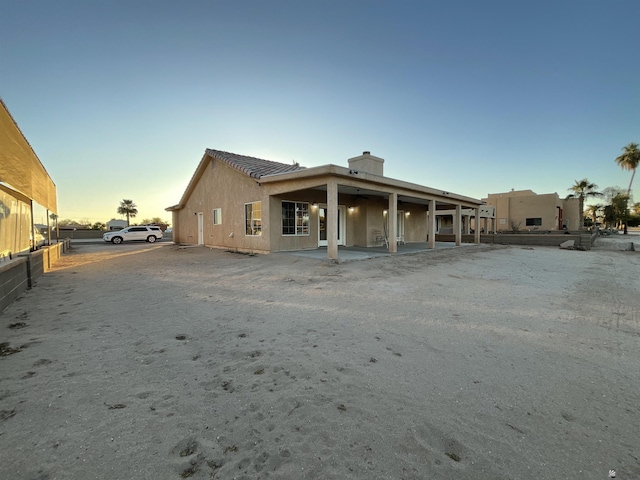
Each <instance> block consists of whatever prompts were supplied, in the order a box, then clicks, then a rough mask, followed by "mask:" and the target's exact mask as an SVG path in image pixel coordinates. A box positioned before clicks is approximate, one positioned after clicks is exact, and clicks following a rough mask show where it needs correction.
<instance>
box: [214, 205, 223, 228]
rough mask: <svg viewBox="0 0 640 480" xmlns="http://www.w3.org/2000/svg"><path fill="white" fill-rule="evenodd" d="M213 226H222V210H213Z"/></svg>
mask: <svg viewBox="0 0 640 480" xmlns="http://www.w3.org/2000/svg"><path fill="white" fill-rule="evenodd" d="M213 224H214V225H220V224H222V209H221V208H214V209H213Z"/></svg>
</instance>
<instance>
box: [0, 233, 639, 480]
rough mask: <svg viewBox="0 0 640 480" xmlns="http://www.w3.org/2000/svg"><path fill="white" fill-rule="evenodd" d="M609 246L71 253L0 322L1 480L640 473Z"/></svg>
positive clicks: (631, 295)
mask: <svg viewBox="0 0 640 480" xmlns="http://www.w3.org/2000/svg"><path fill="white" fill-rule="evenodd" d="M638 238H640V237H636V238H635V239H636V247H640V242H637V240H638ZM624 240H625V241H628V240H629V239H624ZM631 240H633V238H631ZM618 241H621V240H620V239H618V238H614V239H605V240H601V241H599V247H597V248H596V249H594V250H592V251H590V252H581V251H567V250H560V249H557V248H534V249H532V248H520V247H498V246H496V247H493V246H488V245H480V246H470V247H462V248H457V249H450V250H443V251H435V252H427V253H422V254H417V255H410V256H398V257H394V258H377V259H372V260H366V261H357V262H347V263H342V264H331V263H329V262H326V261H318V260H312V259H306V258H300V257H294V256H290V255H284V254H272V255H267V256H246V255H241V254H233V253H227V252H223V251H217V250H211V249H208V248H182V249H181V248H177V247H175V246H172V245H146V244H137V245H120V246H115V245H100V244H98V245H95V246H84V245H83V246H80V247H77V248H76V249H75V250H74V251H73V253H71V254H69V255H66V256H65V257H64V258H63V259H62V261H61V263H59V265H58V267H57V268H56V269H55V270H54V271H52V272H51V273H48V274H47V275H45V276H44V277H42V278H41V279H39V281H38V283H37V286H36V287H35V288H33V289H32V290H30V291H28V292H27V293H26V294H25V295H23V296H22V297H21V298H20V299H19V300H18V301H16V302H15V303H14V304H13V305H11V306H10V307H9V308H7V309H6V310H5V311H4V312H3V313H2V314H1V315H0V342H4V344H5V345H4V347H3V353H4V354H5V355H4V356H1V357H0V465H1V470H0V477H2V478H3V479H5V478H6V479H15V480H21V479H25V480H27V479H29V480H35V479H39V480H45V479H46V480H52V479H61V480H62V479H64V480H75V479H77V480H87V479H109V480H113V479H123V480H125V479H180V478H194V479H212V478H215V479H234V478H235V479H251V480H256V479H294V480H295V479H323V480H325V479H336V480H343V479H398V480H399V479H404V480H413V479H431V478H433V479H463V480H465V479H469V480H471V479H474V480H484V479H487V480H488V479H491V480H495V479H606V478H607V477H608V471H609V469H612V468H613V469H616V471H617V472H618V478H622V479H625V480H628V479H640V429H639V427H640V401H639V398H640V348H639V347H640V315H639V307H640V296H639V294H638V292H640V276H639V273H640V269H639V268H638V267H639V266H640V253H639V252H625V251H621V250H622V249H623V248H624V247H623V246H621V245H622V244H619V243H615V242H618ZM11 348H15V349H18V350H20V351H17V352H15V353H13V354H9V355H7V354H8V353H10V352H11V350H10V349H11Z"/></svg>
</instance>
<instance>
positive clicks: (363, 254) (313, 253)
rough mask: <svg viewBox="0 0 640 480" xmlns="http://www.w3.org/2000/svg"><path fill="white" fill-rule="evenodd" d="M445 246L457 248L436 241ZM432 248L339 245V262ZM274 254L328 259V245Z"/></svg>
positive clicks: (422, 245)
mask: <svg viewBox="0 0 640 480" xmlns="http://www.w3.org/2000/svg"><path fill="white" fill-rule="evenodd" d="M473 245H475V244H473V243H463V244H462V245H460V247H465V246H473ZM445 248H457V247H456V244H455V243H452V242H436V248H435V250H442V249H445ZM429 251H431V249H430V248H429V245H428V244H427V243H426V242H417V243H406V244H403V245H398V252H397V253H389V250H387V247H385V246H382V247H344V246H339V247H338V257H339V260H338V261H339V262H349V261H353V260H367V259H369V258H376V257H390V256H393V255H407V254H412V253H421V252H429ZM274 255H294V256H297V257H305V258H315V259H318V260H327V247H319V248H316V249H314V250H291V251H288V252H276V253H274Z"/></svg>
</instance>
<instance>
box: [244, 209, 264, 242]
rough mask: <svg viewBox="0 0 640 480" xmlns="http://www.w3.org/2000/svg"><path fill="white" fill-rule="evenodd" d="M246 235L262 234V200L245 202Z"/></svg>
mask: <svg viewBox="0 0 640 480" xmlns="http://www.w3.org/2000/svg"><path fill="white" fill-rule="evenodd" d="M244 223H245V235H252V236H257V235H258V236H259V235H262V202H252V203H245V204H244Z"/></svg>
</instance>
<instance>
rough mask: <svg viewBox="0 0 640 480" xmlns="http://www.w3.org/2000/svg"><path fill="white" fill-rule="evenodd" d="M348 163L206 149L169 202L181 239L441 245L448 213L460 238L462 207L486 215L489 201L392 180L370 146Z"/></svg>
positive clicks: (285, 244) (249, 247)
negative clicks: (315, 163) (438, 239)
mask: <svg viewBox="0 0 640 480" xmlns="http://www.w3.org/2000/svg"><path fill="white" fill-rule="evenodd" d="M348 165H349V166H348V167H340V166H337V165H331V164H330V165H323V166H320V167H312V168H305V167H302V166H300V165H298V164H284V163H279V162H274V161H270V160H263V159H260V158H255V157H249V156H245V155H237V154H234V153H228V152H223V151H219V150H211V149H207V150H206V151H205V153H204V156H203V157H202V160H201V161H200V164H199V165H198V167H197V169H196V171H195V173H194V174H193V177H192V178H191V180H190V182H189V184H188V186H187V189H186V190H185V192H184V194H183V195H182V199H181V200H180V203H178V204H177V205H174V206H172V207H168V208H167V209H166V210H167V211H170V212H172V216H173V219H172V225H173V240H174V242H175V243H180V244H188V245H206V246H210V247H216V248H226V249H234V250H238V251H249V252H260V253H267V252H276V251H286V250H303V249H316V248H318V247H323V246H326V247H327V257H328V258H329V259H338V246H339V245H345V246H361V247H371V246H379V245H381V244H386V245H387V246H388V248H389V252H392V253H394V252H397V245H398V242H428V246H429V247H430V248H435V234H436V233H437V229H438V222H439V216H438V212H439V211H443V212H445V211H446V212H447V213H448V214H449V215H450V214H451V212H453V216H452V220H450V223H451V224H452V226H453V233H454V234H455V242H456V244H460V242H461V236H462V230H463V221H462V211H463V209H464V210H465V211H467V212H471V213H472V214H473V216H474V217H476V218H481V217H482V215H480V209H481V205H482V203H483V202H482V201H481V200H478V199H475V198H470V197H466V196H463V195H458V194H455V193H451V192H446V191H442V190H438V189H435V188H430V187H425V186H423V185H417V184H414V183H410V182H405V181H402V180H396V179H393V178H388V177H385V176H384V175H383V166H384V160H383V159H382V158H379V157H375V156H373V155H371V153H370V152H364V153H363V154H362V155H360V156H357V157H354V158H350V159H349V160H348ZM430 213H432V214H433V215H430ZM390 218H391V219H394V221H391V222H389V221H388V220H389V219H390ZM450 218H451V217H450ZM468 224H469V222H467V225H468ZM467 229H468V227H467ZM474 233H475V242H476V243H480V229H476V230H475V232H474Z"/></svg>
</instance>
